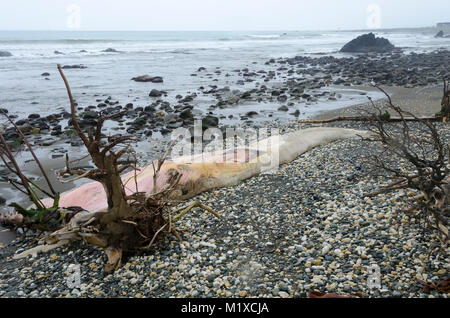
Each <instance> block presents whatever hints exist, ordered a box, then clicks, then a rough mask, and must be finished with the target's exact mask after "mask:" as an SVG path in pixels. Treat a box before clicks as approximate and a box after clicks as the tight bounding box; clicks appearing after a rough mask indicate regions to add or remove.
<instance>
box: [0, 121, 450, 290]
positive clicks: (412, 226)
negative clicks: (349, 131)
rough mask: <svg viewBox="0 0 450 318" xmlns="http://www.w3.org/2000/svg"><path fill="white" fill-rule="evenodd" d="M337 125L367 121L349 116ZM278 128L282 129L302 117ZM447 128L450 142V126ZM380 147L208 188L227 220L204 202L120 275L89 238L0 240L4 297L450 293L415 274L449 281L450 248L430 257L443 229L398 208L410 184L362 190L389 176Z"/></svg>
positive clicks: (356, 143)
mask: <svg viewBox="0 0 450 318" xmlns="http://www.w3.org/2000/svg"><path fill="white" fill-rule="evenodd" d="M271 125H272V126H277V125H278V124H277V123H272V124H271ZM393 125H395V124H393ZM333 126H342V127H352V128H358V129H364V127H363V124H361V123H351V122H342V123H335V124H333ZM278 127H279V128H280V132H282V133H285V132H288V131H291V130H294V129H299V128H300V127H304V126H300V125H299V124H297V123H288V124H284V125H283V126H279V125H278ZM439 128H440V130H441V132H442V134H443V136H444V138H446V140H448V137H449V131H448V128H447V127H446V126H444V125H442V124H439ZM375 147H377V145H375V144H368V143H367V142H363V141H361V140H345V141H340V142H335V143H331V144H328V145H325V146H321V147H317V148H315V149H313V150H311V151H309V152H308V153H305V154H304V155H302V156H300V157H299V158H297V159H296V160H295V161H293V162H292V163H290V164H287V165H283V166H281V167H280V169H279V170H278V171H276V172H274V173H272V174H262V175H258V176H255V177H253V178H251V179H248V180H246V181H244V182H242V183H240V184H238V185H236V186H234V187H228V188H221V189H217V190H212V191H209V192H206V193H203V194H200V195H198V196H197V197H196V198H194V199H195V200H199V201H201V202H203V203H205V204H207V205H209V206H211V207H212V208H214V209H215V210H216V211H218V212H220V214H221V215H222V217H223V219H222V221H218V220H217V219H215V218H214V217H213V216H211V215H210V214H209V213H207V212H204V211H201V210H195V211H193V212H191V213H190V214H188V215H186V216H185V218H184V220H183V222H181V223H180V224H179V228H180V229H182V230H183V232H182V237H183V239H184V241H183V242H182V243H180V242H179V241H177V240H176V239H175V238H174V237H170V238H169V239H168V240H167V241H166V242H164V243H163V244H162V245H161V246H159V247H158V248H155V249H153V250H150V251H147V252H146V253H144V254H140V255H128V256H127V258H126V259H125V261H124V263H123V265H122V267H121V268H120V269H119V270H117V271H116V272H115V273H113V274H108V275H107V274H105V273H104V272H103V268H104V263H105V261H106V256H105V255H104V253H103V251H102V250H100V249H98V248H95V247H91V246H86V245H83V244H82V243H81V242H80V243H76V244H73V245H71V246H68V247H61V248H58V249H56V250H53V251H51V252H49V253H46V254H38V255H37V256H36V257H32V256H30V257H29V258H27V259H23V260H13V259H12V256H13V255H14V254H15V253H17V252H18V250H20V249H26V248H27V245H28V244H30V242H31V240H32V239H33V237H32V236H31V235H27V236H25V237H23V238H19V239H16V240H15V241H13V242H12V243H11V244H9V245H8V246H6V247H3V248H0V297H80V296H81V297H136V298H141V297H283V298H287V297H307V295H308V292H309V291H312V290H319V291H323V292H333V293H337V294H343V295H350V294H355V293H361V294H362V295H363V296H364V297H447V295H445V294H439V293H435V292H431V294H424V293H423V292H422V288H423V286H421V285H420V284H419V283H418V281H417V279H421V280H426V281H434V282H438V281H440V280H442V279H445V278H447V277H448V272H449V270H450V268H449V264H450V261H449V257H448V253H445V254H442V253H441V254H439V255H437V256H436V257H435V258H433V259H432V260H431V261H429V262H427V261H426V260H427V255H428V253H429V251H430V247H431V245H432V243H433V242H435V241H436V240H437V238H436V237H435V235H434V233H433V232H431V231H429V230H427V229H423V228H422V226H421V225H420V224H419V223H418V220H416V219H414V218H412V217H408V216H406V215H404V214H400V213H397V211H398V210H399V209H401V208H402V207H404V200H405V198H407V197H409V196H411V195H412V193H411V192H410V191H408V190H404V191H399V192H394V193H389V194H381V195H379V196H377V197H375V198H372V199H369V198H363V197H362V194H364V193H367V192H370V191H374V190H376V189H377V188H378V187H379V186H381V185H384V184H387V182H388V179H387V176H383V175H381V176H375V175H374V174H372V173H371V172H370V169H369V166H368V165H367V163H366V162H365V161H364V160H363V159H362V157H364V156H365V155H366V154H368V153H371V152H372V151H374V149H375ZM398 164H399V165H401V164H402V163H401V162H399V163H398ZM194 199H193V200H194ZM187 203H189V202H187ZM71 264H73V265H72V267H69V266H70V265H71ZM74 265H80V273H81V275H80V283H81V284H80V285H79V286H75V287H73V285H71V284H68V282H69V283H70V279H69V278H70V277H71V276H70V275H71V273H70V272H69V270H73V268H74ZM373 265H376V266H378V268H379V269H380V285H381V286H379V288H370V287H369V285H368V278H369V275H370V272H369V268H370V267H371V266H373ZM75 267H76V266H75ZM68 279H69V281H68Z"/></svg>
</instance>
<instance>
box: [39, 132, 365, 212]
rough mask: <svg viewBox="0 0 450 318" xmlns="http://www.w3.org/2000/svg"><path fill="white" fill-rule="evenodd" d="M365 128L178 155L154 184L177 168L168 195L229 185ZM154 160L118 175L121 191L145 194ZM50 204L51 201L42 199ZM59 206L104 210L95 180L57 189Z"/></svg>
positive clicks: (192, 193) (183, 195) (293, 135)
mask: <svg viewBox="0 0 450 318" xmlns="http://www.w3.org/2000/svg"><path fill="white" fill-rule="evenodd" d="M367 133H368V132H367V131H358V130H353V129H345V128H327V127H316V128H308V129H302V130H299V131H296V132H292V133H289V134H285V135H279V136H271V137H269V138H266V139H263V140H261V141H257V142H254V143H252V144H250V145H248V146H246V147H236V148H235V149H233V150H231V151H230V150H228V151H227V150H225V151H223V152H222V153H217V152H215V153H208V154H203V155H200V156H202V157H199V156H196V157H181V158H178V159H177V160H176V161H166V162H165V163H164V164H163V166H162V167H161V170H160V172H159V176H158V179H157V181H156V187H157V188H158V189H160V188H162V187H163V186H164V184H165V183H166V182H167V180H168V178H169V177H170V174H171V172H172V171H173V170H176V171H177V172H179V173H180V174H181V178H180V181H179V183H178V185H177V188H176V191H175V192H174V194H173V195H174V197H173V199H177V200H184V199H188V198H191V197H193V196H195V195H197V194H199V193H201V192H203V191H206V190H210V189H214V188H219V187H226V186H232V185H235V184H237V183H238V182H240V181H242V180H245V179H247V178H250V177H252V176H254V175H257V174H259V173H261V172H264V171H266V170H267V169H271V168H273V167H274V166H275V168H276V167H277V166H278V165H279V164H280V165H281V164H285V163H289V162H291V161H292V160H294V159H296V158H297V157H298V156H300V155H301V154H303V153H305V152H307V151H308V150H310V149H312V148H314V147H316V146H319V145H323V144H326V143H329V142H332V141H336V140H342V139H348V138H356V137H358V136H364V135H366V134H367ZM153 175H154V170H153V166H152V165H149V166H146V167H144V168H141V169H140V170H139V171H138V172H137V174H136V182H135V172H134V171H131V172H128V173H126V174H124V175H123V176H122V180H123V183H124V184H125V188H126V193H127V194H132V193H134V192H136V184H137V190H138V191H140V192H145V193H146V194H147V195H150V194H151V193H152V191H153V188H154V180H153ZM43 202H44V204H46V205H47V206H51V205H52V203H53V201H52V200H50V199H47V200H44V201H43ZM59 206H60V207H73V206H77V207H81V208H83V209H84V210H86V211H90V212H100V211H106V209H107V207H108V204H107V200H106V194H105V191H104V189H103V187H102V185H101V184H100V183H99V182H95V181H94V182H89V183H86V184H84V185H82V186H80V187H78V188H75V189H73V190H71V191H68V192H65V193H63V194H61V198H60V201H59Z"/></svg>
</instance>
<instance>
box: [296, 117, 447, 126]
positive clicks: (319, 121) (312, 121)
mask: <svg viewBox="0 0 450 318" xmlns="http://www.w3.org/2000/svg"><path fill="white" fill-rule="evenodd" d="M422 120H429V121H441V120H442V119H441V118H439V117H404V118H400V117H389V118H384V119H383V121H385V122H401V121H408V122H417V121H422ZM336 121H363V122H369V119H368V118H367V117H364V116H356V117H355V116H338V117H333V118H329V119H304V120H299V121H298V122H299V123H301V124H327V123H332V122H336Z"/></svg>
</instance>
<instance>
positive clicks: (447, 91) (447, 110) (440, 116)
mask: <svg viewBox="0 0 450 318" xmlns="http://www.w3.org/2000/svg"><path fill="white" fill-rule="evenodd" d="M374 87H376V88H377V89H379V90H380V91H381V92H382V93H383V94H384V95H385V96H386V97H387V99H388V103H389V104H391V105H392V100H391V97H390V96H389V94H388V93H387V92H386V91H385V90H383V89H382V88H381V87H380V86H377V85H374ZM367 98H368V99H369V101H370V102H371V103H372V105H374V104H373V101H372V99H371V98H370V97H367ZM378 117H379V119H380V120H381V121H384V122H422V121H432V122H437V121H442V122H444V123H445V122H447V121H448V119H449V118H450V88H449V85H448V81H447V80H445V79H444V92H443V96H442V101H441V111H440V112H439V113H437V114H436V115H435V116H433V117H423V116H422V117H417V116H413V115H412V114H411V116H408V115H405V114H403V115H402V116H398V117H396V116H391V114H390V113H389V112H385V113H382V112H379V113H378ZM337 121H363V122H369V121H371V119H370V118H369V117H367V116H337V117H333V118H329V119H304V120H299V121H298V122H299V123H301V124H326V123H332V122H337Z"/></svg>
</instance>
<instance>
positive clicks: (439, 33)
mask: <svg viewBox="0 0 450 318" xmlns="http://www.w3.org/2000/svg"><path fill="white" fill-rule="evenodd" d="M434 37H435V38H447V39H448V38H450V34H449V35H445V34H444V31H442V30H441V31H439V32H438V33H436V35H435V36H434Z"/></svg>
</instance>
